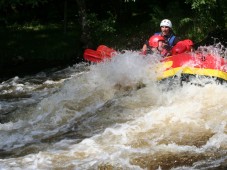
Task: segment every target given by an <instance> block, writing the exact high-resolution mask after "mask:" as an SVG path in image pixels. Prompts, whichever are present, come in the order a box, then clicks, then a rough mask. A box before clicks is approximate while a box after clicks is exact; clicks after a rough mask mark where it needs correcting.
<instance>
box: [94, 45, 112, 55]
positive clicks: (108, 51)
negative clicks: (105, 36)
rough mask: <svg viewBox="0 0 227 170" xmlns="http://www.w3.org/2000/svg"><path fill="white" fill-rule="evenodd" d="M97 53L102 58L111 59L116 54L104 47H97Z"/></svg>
mask: <svg viewBox="0 0 227 170" xmlns="http://www.w3.org/2000/svg"><path fill="white" fill-rule="evenodd" d="M97 51H99V52H100V53H101V54H102V56H103V57H104V58H111V57H112V56H114V54H115V53H116V51H115V50H114V49H112V48H109V47H107V46H105V45H99V46H98V48H97Z"/></svg>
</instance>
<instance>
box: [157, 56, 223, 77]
mask: <svg viewBox="0 0 227 170" xmlns="http://www.w3.org/2000/svg"><path fill="white" fill-rule="evenodd" d="M161 69H162V71H161V73H160V74H159V76H158V80H162V79H165V78H169V77H173V76H175V75H180V74H190V75H202V76H208V77H216V78H220V79H223V80H226V81H227V60H226V59H224V58H222V57H219V56H215V55H211V54H206V55H204V54H202V53H182V54H177V55H173V56H170V57H166V58H164V59H163V61H162V68H161Z"/></svg>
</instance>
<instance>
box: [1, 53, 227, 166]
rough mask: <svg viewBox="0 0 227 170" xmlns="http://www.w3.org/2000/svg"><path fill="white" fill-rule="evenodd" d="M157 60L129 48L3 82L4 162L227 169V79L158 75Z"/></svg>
mask: <svg viewBox="0 0 227 170" xmlns="http://www.w3.org/2000/svg"><path fill="white" fill-rule="evenodd" d="M159 60H160V58H159V57H158V56H150V55H148V56H147V57H141V56H140V55H139V52H131V51H125V53H121V54H120V53H119V54H118V55H117V56H116V57H114V58H113V59H112V60H111V61H106V62H103V63H99V64H88V63H80V64H76V65H74V66H72V67H68V68H65V69H62V70H59V71H53V72H48V73H45V72H40V73H38V74H36V75H33V76H26V77H13V78H12V79H9V80H7V81H4V82H2V83H1V84H0V169H1V170H20V169H21V170H33V169H34V170H60V169H67V170H74V169H75V170H93V169H100V170H115V169H117V170H125V169H130V170H142V169H149V170H156V169H159V170H161V169H163V170H165V169H173V170H189V169H190V170H191V169H196V170H197V169H199V170H205V169H209V170H211V169H212V170H214V169H215V170H216V169H217V170H218V169H223V170H224V169H226V168H227V85H226V84H217V83H215V82H212V80H210V81H209V83H203V80H202V79H199V78H197V81H199V82H200V84H202V85H199V86H198V85H192V84H190V83H184V84H183V86H181V85H180V83H179V81H178V80H176V82H177V83H174V82H171V83H170V82H169V81H165V82H157V80H156V74H157V73H156V69H155V66H156V65H157V63H158V62H159ZM195 79H196V78H195Z"/></svg>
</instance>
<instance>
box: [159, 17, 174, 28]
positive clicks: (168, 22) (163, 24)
mask: <svg viewBox="0 0 227 170" xmlns="http://www.w3.org/2000/svg"><path fill="white" fill-rule="evenodd" d="M162 26H166V27H170V28H172V22H171V21H170V20H168V19H163V20H162V21H161V23H160V27H162Z"/></svg>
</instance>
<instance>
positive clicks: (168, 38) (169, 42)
mask: <svg viewBox="0 0 227 170" xmlns="http://www.w3.org/2000/svg"><path fill="white" fill-rule="evenodd" d="M154 35H162V32H156V33H155V34H154ZM164 38H165V39H166V43H168V45H169V46H170V47H173V42H174V40H175V38H176V36H175V35H173V34H171V35H170V36H169V37H165V36H164Z"/></svg>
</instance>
